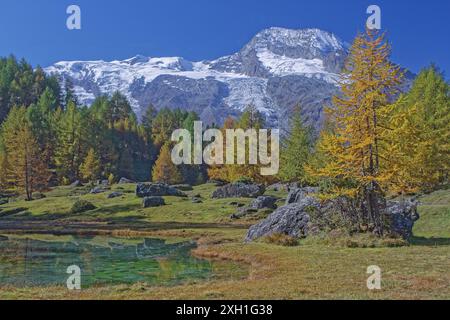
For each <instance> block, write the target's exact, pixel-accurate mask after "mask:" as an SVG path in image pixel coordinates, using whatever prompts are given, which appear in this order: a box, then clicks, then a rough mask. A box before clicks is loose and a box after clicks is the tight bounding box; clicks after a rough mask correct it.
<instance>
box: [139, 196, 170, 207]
mask: <svg viewBox="0 0 450 320" xmlns="http://www.w3.org/2000/svg"><path fill="white" fill-rule="evenodd" d="M164 205H166V202H165V201H164V199H163V198H162V197H145V198H144V200H142V207H143V208H154V207H161V206H164Z"/></svg>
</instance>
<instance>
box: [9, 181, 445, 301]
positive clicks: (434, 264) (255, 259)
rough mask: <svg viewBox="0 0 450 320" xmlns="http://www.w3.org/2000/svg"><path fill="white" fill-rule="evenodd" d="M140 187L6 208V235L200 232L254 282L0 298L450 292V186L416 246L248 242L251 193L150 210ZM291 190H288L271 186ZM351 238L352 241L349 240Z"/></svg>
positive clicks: (433, 205)
mask: <svg viewBox="0 0 450 320" xmlns="http://www.w3.org/2000/svg"><path fill="white" fill-rule="evenodd" d="M134 189H135V185H133V184H129V185H114V186H113V187H112V188H111V191H109V192H112V191H120V192H123V196H122V197H118V198H114V199H107V195H108V194H109V192H106V193H102V194H96V195H91V194H86V192H87V190H88V188H87V187H81V188H70V187H58V188H55V189H53V190H52V191H50V192H48V193H47V194H45V196H46V197H45V198H44V199H40V200H35V201H33V202H27V201H25V200H17V201H16V202H12V203H8V204H4V205H2V206H0V210H1V211H0V235H1V234H9V235H11V234H14V235H15V236H21V237H23V236H26V234H27V233H28V234H33V237H35V236H36V234H48V233H49V231H48V230H52V231H51V233H54V234H57V235H70V234H74V233H92V234H112V235H116V236H122V237H125V238H126V237H132V236H136V235H141V236H148V237H157V238H167V239H172V240H174V239H194V240H196V241H197V242H198V248H197V249H195V250H194V255H196V256H197V257H201V258H205V259H211V260H216V259H219V260H232V261H236V262H239V263H241V264H242V265H245V266H246V268H248V269H249V274H248V277H247V278H246V279H245V280H220V279H218V280H213V281H209V282H199V283H191V284H185V285H178V286H175V287H152V286H149V285H147V284H145V283H137V284H134V285H118V286H103V287H93V288H89V289H83V290H81V291H79V292H72V291H68V290H67V289H66V288H65V287H62V286H61V287H54V288H14V287H0V299H450V272H449V270H450V191H448V190H447V191H438V192H435V193H433V194H430V195H426V196H423V197H421V198H420V201H421V206H420V214H421V219H420V220H419V221H418V222H417V224H416V226H415V229H414V238H413V239H412V241H411V244H410V245H409V246H402V247H389V246H386V247H376V246H373V247H371V246H370V245H369V246H368V248H350V247H348V246H346V245H344V244H343V243H342V242H339V241H336V242H335V243H333V242H332V241H331V242H330V241H328V242H327V243H325V242H323V241H319V240H315V239H307V240H302V241H300V243H299V245H298V246H295V247H283V246H279V245H275V244H270V243H266V242H264V241H260V242H257V243H252V244H244V243H243V239H244V237H245V234H246V231H247V229H248V227H249V226H250V225H252V224H254V223H255V222H257V221H258V220H260V219H262V218H264V216H266V215H267V214H268V213H267V212H261V213H259V214H258V215H256V216H254V217H249V218H246V219H241V220H231V219H230V218H229V216H230V215H231V214H232V213H235V212H236V210H237V208H236V205H235V204H233V202H238V203H242V204H248V203H249V202H250V201H251V200H249V199H224V200H215V199H211V198H210V196H211V193H212V192H213V191H214V189H215V186H214V185H211V184H205V185H201V186H198V187H195V188H194V190H193V191H190V192H187V193H188V194H189V195H190V196H194V195H195V196H198V195H200V196H201V198H202V201H203V203H200V204H194V203H192V201H191V199H190V197H189V198H174V197H165V200H166V203H167V205H166V206H164V207H160V208H148V209H143V208H142V207H141V199H138V198H137V197H136V196H135V194H134ZM268 193H270V194H275V195H277V196H279V197H281V198H283V197H285V196H286V194H284V193H282V192H268ZM78 199H84V200H88V201H90V202H92V203H93V204H94V205H95V206H96V209H94V210H92V211H89V212H85V213H82V214H71V213H70V209H71V206H72V204H73V203H74V202H75V201H76V200H78ZM344 243H345V242H344ZM370 265H377V266H379V267H380V268H381V270H382V290H378V291H369V290H368V289H367V287H366V280H367V278H368V276H369V275H368V274H367V273H366V270H367V267H368V266H370Z"/></svg>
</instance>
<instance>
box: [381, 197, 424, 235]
mask: <svg viewBox="0 0 450 320" xmlns="http://www.w3.org/2000/svg"><path fill="white" fill-rule="evenodd" d="M417 205H418V203H417V202H416V201H414V200H411V199H407V200H402V201H388V203H387V206H386V215H387V217H388V219H389V220H390V231H391V233H392V235H394V236H399V237H402V238H403V239H405V240H408V239H410V238H411V237H412V235H413V233H412V230H413V227H414V223H415V222H416V221H417V220H419V218H420V216H419V213H418V211H417Z"/></svg>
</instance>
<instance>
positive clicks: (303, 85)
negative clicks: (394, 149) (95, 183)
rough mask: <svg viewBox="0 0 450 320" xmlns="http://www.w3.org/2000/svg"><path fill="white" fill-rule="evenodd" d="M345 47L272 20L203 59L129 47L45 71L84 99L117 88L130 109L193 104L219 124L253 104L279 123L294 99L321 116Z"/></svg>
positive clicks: (314, 119)
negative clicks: (128, 54)
mask: <svg viewBox="0 0 450 320" xmlns="http://www.w3.org/2000/svg"><path fill="white" fill-rule="evenodd" d="M347 55H348V45H347V44H346V43H345V42H343V41H342V40H340V39H339V38H338V37H336V36H335V35H334V34H332V33H330V32H327V31H323V30H320V29H299V30H294V29H286V28H280V27H272V28H268V29H264V30H262V31H261V32H259V33H257V34H256V35H255V36H254V37H253V38H252V39H251V40H250V41H249V42H248V43H247V44H245V45H244V46H243V47H242V49H241V50H240V51H238V52H236V53H234V54H232V55H228V56H224V57H219V58H218V59H216V60H211V61H208V60H204V61H197V62H194V61H189V60H186V59H184V58H182V57H147V56H144V55H136V56H134V57H132V58H129V59H126V60H114V61H109V62H107V61H103V60H96V61H60V62H57V63H55V64H54V65H52V66H50V67H47V68H45V71H46V72H47V73H48V74H56V75H58V76H59V77H60V79H61V81H62V82H64V81H65V80H67V79H69V80H70V81H71V82H72V83H73V84H74V87H75V88H74V89H75V93H76V95H77V96H78V98H79V100H80V102H81V103H83V104H86V105H90V104H91V103H92V101H93V100H94V99H95V98H96V97H98V96H100V95H103V94H107V95H110V94H112V93H113V92H114V91H120V92H121V93H123V94H125V95H126V96H127V98H128V99H129V100H130V102H131V104H132V106H133V109H134V111H135V112H136V114H137V115H138V117H140V116H142V114H143V112H144V110H145V108H146V107H147V106H148V105H149V104H150V103H151V104H153V105H154V106H155V107H157V108H158V109H160V108H163V107H170V108H182V109H186V110H189V111H196V112H197V113H198V114H199V115H200V116H201V119H202V120H203V121H205V122H206V123H208V124H211V123H216V124H220V123H222V122H223V121H224V119H225V118H226V117H228V116H238V115H239V114H240V113H241V112H242V111H243V110H244V109H245V107H246V106H247V105H249V104H253V105H255V106H256V108H257V109H258V110H260V111H261V112H262V113H263V114H264V115H265V116H266V118H267V120H268V123H269V124H270V125H271V126H279V127H284V126H286V125H287V122H288V119H289V114H290V113H291V112H292V110H293V108H294V107H295V105H297V104H298V103H300V104H301V105H302V108H303V112H304V114H305V117H306V118H308V119H309V121H310V122H311V123H314V124H317V123H320V122H321V121H322V109H323V107H324V106H326V105H327V104H329V103H330V102H331V97H332V96H333V95H334V94H336V93H337V92H338V88H337V80H338V79H339V71H340V70H341V69H342V67H343V64H344V61H345V58H346V57H347Z"/></svg>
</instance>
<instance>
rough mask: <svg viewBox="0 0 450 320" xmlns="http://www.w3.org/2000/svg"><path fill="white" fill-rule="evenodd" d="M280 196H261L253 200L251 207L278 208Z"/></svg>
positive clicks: (256, 208)
mask: <svg viewBox="0 0 450 320" xmlns="http://www.w3.org/2000/svg"><path fill="white" fill-rule="evenodd" d="M277 201H278V198H276V197H272V196H260V197H258V198H256V199H255V200H253V202H252V203H251V204H250V205H249V208H251V209H255V210H260V209H265V208H267V209H276V208H277V205H276V203H277Z"/></svg>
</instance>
